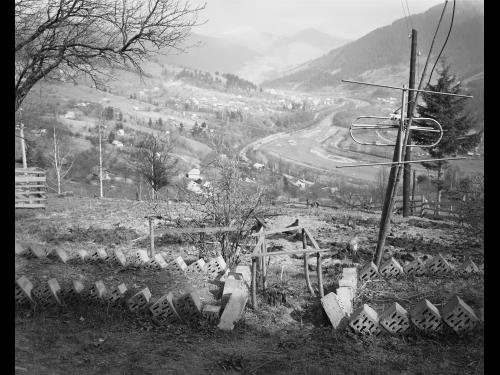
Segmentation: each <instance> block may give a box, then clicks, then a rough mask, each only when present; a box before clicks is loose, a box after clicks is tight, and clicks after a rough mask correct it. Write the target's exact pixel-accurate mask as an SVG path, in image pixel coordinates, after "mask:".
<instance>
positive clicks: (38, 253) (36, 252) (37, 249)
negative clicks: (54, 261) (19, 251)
mask: <svg viewBox="0 0 500 375" xmlns="http://www.w3.org/2000/svg"><path fill="white" fill-rule="evenodd" d="M25 254H26V257H28V258H38V259H41V258H45V257H47V251H45V249H44V248H43V247H42V246H41V245H39V244H36V243H33V244H29V245H28V251H27V252H26V253H25Z"/></svg>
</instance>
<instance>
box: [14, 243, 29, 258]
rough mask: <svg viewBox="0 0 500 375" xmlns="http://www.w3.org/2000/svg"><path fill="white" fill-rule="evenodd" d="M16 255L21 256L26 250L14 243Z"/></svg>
mask: <svg viewBox="0 0 500 375" xmlns="http://www.w3.org/2000/svg"><path fill="white" fill-rule="evenodd" d="M15 245H16V255H22V254H24V253H25V252H26V249H25V248H24V246H23V245H21V244H20V243H19V242H17V241H16V244H15Z"/></svg>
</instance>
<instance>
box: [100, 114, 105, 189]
mask: <svg viewBox="0 0 500 375" xmlns="http://www.w3.org/2000/svg"><path fill="white" fill-rule="evenodd" d="M101 121H104V117H102V118H101V119H99V185H100V194H99V197H100V198H103V197H104V194H103V189H102V135H101Z"/></svg>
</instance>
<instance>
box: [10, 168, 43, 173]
mask: <svg viewBox="0 0 500 375" xmlns="http://www.w3.org/2000/svg"><path fill="white" fill-rule="evenodd" d="M15 170H16V173H30V174H45V171H44V170H43V169H34V168H33V169H31V168H28V169H23V168H16V169H15Z"/></svg>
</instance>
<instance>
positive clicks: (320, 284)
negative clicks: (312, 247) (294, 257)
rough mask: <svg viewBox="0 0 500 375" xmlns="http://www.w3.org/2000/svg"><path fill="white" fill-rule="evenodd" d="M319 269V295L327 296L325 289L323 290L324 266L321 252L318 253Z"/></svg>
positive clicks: (321, 296)
mask: <svg viewBox="0 0 500 375" xmlns="http://www.w3.org/2000/svg"><path fill="white" fill-rule="evenodd" d="M304 255H305V254H304ZM316 260H317V265H316V266H317V269H318V290H319V297H320V298H323V297H324V296H325V291H324V290H323V267H322V265H321V253H319V252H318V253H316Z"/></svg>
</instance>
